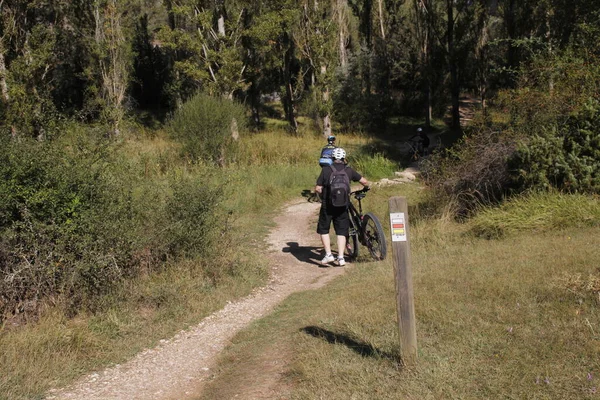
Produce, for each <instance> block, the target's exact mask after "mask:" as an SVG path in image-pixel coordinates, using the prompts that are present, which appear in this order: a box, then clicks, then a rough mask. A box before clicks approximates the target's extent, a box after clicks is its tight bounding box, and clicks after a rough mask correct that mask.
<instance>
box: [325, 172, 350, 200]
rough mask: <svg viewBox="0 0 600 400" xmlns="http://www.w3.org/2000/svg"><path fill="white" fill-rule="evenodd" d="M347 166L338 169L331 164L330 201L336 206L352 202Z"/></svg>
mask: <svg viewBox="0 0 600 400" xmlns="http://www.w3.org/2000/svg"><path fill="white" fill-rule="evenodd" d="M346 168H347V167H346V166H344V168H343V169H341V170H339V171H338V170H337V169H335V167H334V166H333V165H332V166H331V176H330V177H329V202H330V203H331V205H332V206H334V207H347V206H348V203H349V202H350V177H349V176H348V174H347V173H346Z"/></svg>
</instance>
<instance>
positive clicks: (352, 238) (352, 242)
mask: <svg viewBox="0 0 600 400" xmlns="http://www.w3.org/2000/svg"><path fill="white" fill-rule="evenodd" d="M358 232H359V229H358V227H357V226H356V223H355V222H354V218H353V216H352V214H350V232H349V234H348V236H347V237H346V250H345V251H344V253H345V254H346V256H347V257H348V258H349V259H350V260H356V258H357V257H358Z"/></svg>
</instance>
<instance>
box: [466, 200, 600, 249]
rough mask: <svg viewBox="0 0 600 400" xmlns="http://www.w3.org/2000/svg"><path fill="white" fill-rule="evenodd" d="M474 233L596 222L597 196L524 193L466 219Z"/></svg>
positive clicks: (599, 221) (497, 235) (491, 235)
mask: <svg viewBox="0 0 600 400" xmlns="http://www.w3.org/2000/svg"><path fill="white" fill-rule="evenodd" d="M468 226H469V230H470V232H472V233H473V234H474V235H476V236H480V237H484V238H487V239H492V238H500V237H507V236H514V235H515V234H517V233H519V232H537V233H540V232H548V231H559V230H563V229H568V228H574V227H575V228H585V227H597V226H600V199H599V198H598V197H590V196H587V195H582V194H571V195H569V194H562V193H559V192H533V193H527V194H524V195H521V196H518V197H515V198H513V199H510V200H509V201H507V202H505V203H503V204H502V205H500V206H499V207H494V208H484V209H482V210H480V212H478V213H477V215H476V216H475V217H474V218H473V219H472V220H471V221H469V223H468Z"/></svg>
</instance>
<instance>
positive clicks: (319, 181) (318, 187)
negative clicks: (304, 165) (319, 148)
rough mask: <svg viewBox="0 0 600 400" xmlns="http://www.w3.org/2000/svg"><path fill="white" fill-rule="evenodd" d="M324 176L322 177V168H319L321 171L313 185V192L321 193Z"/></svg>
mask: <svg viewBox="0 0 600 400" xmlns="http://www.w3.org/2000/svg"><path fill="white" fill-rule="evenodd" d="M324 179H325V178H324V177H323V169H322V168H321V173H320V174H319V177H318V178H317V184H316V186H315V192H317V193H319V194H321V193H323V183H324V182H323V180H324Z"/></svg>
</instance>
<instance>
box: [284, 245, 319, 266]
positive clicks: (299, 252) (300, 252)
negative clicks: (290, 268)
mask: <svg viewBox="0 0 600 400" xmlns="http://www.w3.org/2000/svg"><path fill="white" fill-rule="evenodd" d="M287 245H288V247H284V248H283V249H282V250H281V251H283V252H284V253H291V254H292V255H293V256H294V257H296V258H297V259H298V261H300V262H305V263H308V264H314V265H318V266H321V263H320V262H319V260H318V259H319V257H320V253H321V248H320V247H315V246H300V245H299V244H298V242H287Z"/></svg>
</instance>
